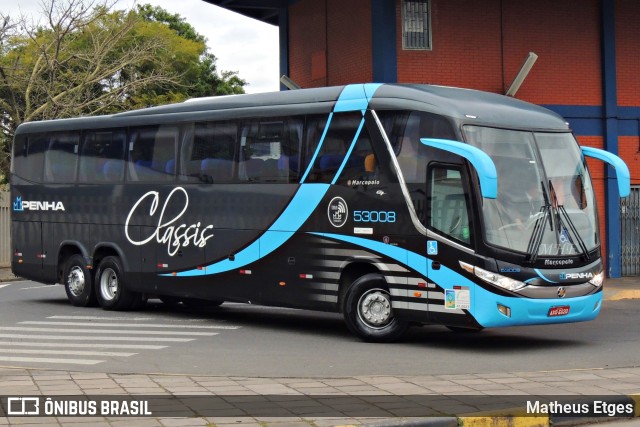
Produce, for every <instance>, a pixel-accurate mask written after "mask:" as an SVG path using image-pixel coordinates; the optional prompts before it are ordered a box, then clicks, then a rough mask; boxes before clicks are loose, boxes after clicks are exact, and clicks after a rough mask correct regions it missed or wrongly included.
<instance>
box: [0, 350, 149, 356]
mask: <svg viewBox="0 0 640 427" xmlns="http://www.w3.org/2000/svg"><path fill="white" fill-rule="evenodd" d="M0 353H10V354H56V355H65V354H66V355H69V356H99V357H129V356H135V355H136V354H138V353H121V352H115V351H77V350H43V349H41V348H39V349H37V350H29V349H26V348H0Z"/></svg>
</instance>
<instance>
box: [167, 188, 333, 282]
mask: <svg viewBox="0 0 640 427" xmlns="http://www.w3.org/2000/svg"><path fill="white" fill-rule="evenodd" d="M328 190H329V184H303V185H300V188H299V189H298V191H297V192H296V194H295V195H294V197H293V199H291V201H290V202H289V205H288V206H287V207H286V209H285V210H284V212H282V214H281V215H280V216H279V217H278V219H277V220H276V221H275V222H274V223H273V224H272V225H271V227H269V229H268V230H267V231H265V232H264V234H262V235H261V236H260V237H259V238H258V239H256V240H255V241H254V242H253V243H251V244H250V245H249V246H247V247H246V248H244V249H243V250H241V251H240V252H238V253H237V254H235V255H234V261H231V260H229V259H225V260H222V261H219V262H216V263H214V264H210V265H207V266H206V268H205V270H198V269H193V270H188V271H182V272H179V273H175V276H178V277H185V276H202V275H211V274H217V273H224V272H225V271H230V270H235V269H238V268H242V267H245V266H247V265H249V264H251V263H253V262H256V261H257V260H259V259H261V258H263V257H265V256H267V255H269V254H270V253H271V252H273V251H275V250H276V249H278V248H279V247H280V246H282V245H283V244H284V243H286V242H287V240H289V239H290V238H291V236H293V235H294V234H295V233H296V232H297V231H298V230H299V229H300V227H302V224H304V223H305V221H306V220H307V219H308V218H309V217H310V216H311V214H313V212H314V211H315V210H316V209H317V207H318V205H319V204H320V201H321V200H322V198H323V197H324V195H325V194H326V193H327V191H328ZM214 239H215V237H214ZM161 276H174V274H173V273H168V274H161Z"/></svg>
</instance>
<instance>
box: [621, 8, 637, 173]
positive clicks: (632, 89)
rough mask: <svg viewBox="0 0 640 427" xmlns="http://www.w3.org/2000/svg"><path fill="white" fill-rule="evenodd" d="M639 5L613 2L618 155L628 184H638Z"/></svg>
mask: <svg viewBox="0 0 640 427" xmlns="http://www.w3.org/2000/svg"><path fill="white" fill-rule="evenodd" d="M638 29H640V3H639V2H638V1H637V0H617V1H616V79H617V85H618V88H617V95H618V115H619V116H620V117H621V118H622V119H623V120H621V121H620V135H621V136H620V137H619V139H618V145H619V155H620V157H622V159H623V160H624V161H625V162H626V163H627V165H628V166H629V170H630V171H631V177H632V184H636V185H638V184H640V136H639V135H640V119H639V117H640V35H639V33H638Z"/></svg>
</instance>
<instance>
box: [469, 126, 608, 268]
mask: <svg viewBox="0 0 640 427" xmlns="http://www.w3.org/2000/svg"><path fill="white" fill-rule="evenodd" d="M464 133H465V137H466V139H467V141H468V142H469V143H470V144H471V145H473V146H476V147H478V148H480V149H482V150H483V151H484V152H486V153H487V154H488V155H489V156H490V157H491V159H492V160H493V162H494V163H495V165H496V169H497V171H498V197H497V198H496V199H484V201H483V206H482V215H483V222H484V229H485V236H484V237H485V240H486V241H487V243H489V244H491V245H494V246H499V247H501V248H505V249H510V250H514V251H518V252H524V253H526V254H527V255H529V256H530V257H532V258H534V259H535V257H537V256H542V257H553V256H574V255H578V254H585V255H587V254H588V252H590V251H591V250H593V249H594V248H596V247H597V245H598V244H599V242H598V237H597V224H598V222H597V216H596V206H595V201H594V194H593V189H592V187H591V179H590V177H589V172H588V171H587V169H586V168H585V166H584V164H583V161H582V156H581V153H580V149H579V146H578V144H577V143H576V141H575V139H574V137H573V135H572V134H570V133H546V132H530V131H516V130H505V129H495V128H488V127H480V126H465V127H464Z"/></svg>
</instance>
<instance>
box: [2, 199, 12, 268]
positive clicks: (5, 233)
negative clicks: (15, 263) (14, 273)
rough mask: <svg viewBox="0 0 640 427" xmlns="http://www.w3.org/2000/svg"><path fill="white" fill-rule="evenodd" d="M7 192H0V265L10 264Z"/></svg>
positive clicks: (8, 201)
mask: <svg viewBox="0 0 640 427" xmlns="http://www.w3.org/2000/svg"><path fill="white" fill-rule="evenodd" d="M10 199H11V197H10V196H9V193H8V192H0V267H8V266H9V265H10V264H11V228H10V227H11V221H10V211H9V209H10V205H11V203H10Z"/></svg>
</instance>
